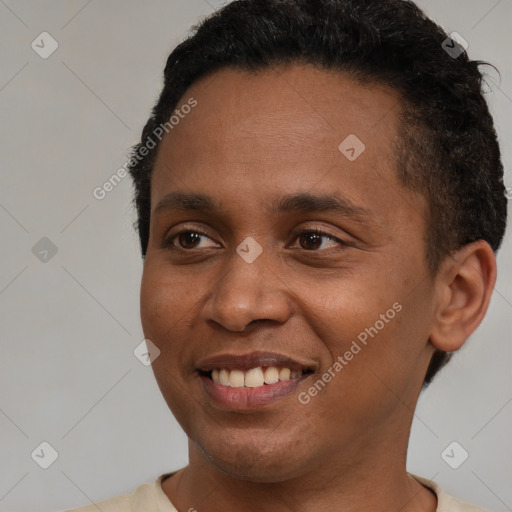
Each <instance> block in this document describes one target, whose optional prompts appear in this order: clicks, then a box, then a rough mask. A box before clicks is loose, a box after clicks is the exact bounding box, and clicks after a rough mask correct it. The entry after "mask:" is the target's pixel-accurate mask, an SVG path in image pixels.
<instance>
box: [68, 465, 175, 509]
mask: <svg viewBox="0 0 512 512" xmlns="http://www.w3.org/2000/svg"><path fill="white" fill-rule="evenodd" d="M170 474H172V473H166V474H163V475H160V476H159V477H158V478H157V479H156V480H155V481H154V482H151V483H143V484H141V485H139V486H138V487H137V488H136V489H135V490H134V491H132V492H131V493H128V494H123V495H121V496H117V497H115V498H109V499H106V500H103V501H100V502H97V503H92V504H90V505H86V506H83V507H79V508H74V509H70V510H66V511H65V512H98V510H101V512H144V511H147V510H152V512H177V510H176V508H175V507H174V506H173V504H172V503H171V502H170V501H169V499H168V498H167V496H166V495H165V494H164V492H163V491H162V486H161V481H162V479H163V478H166V477H167V476H168V475H170Z"/></svg>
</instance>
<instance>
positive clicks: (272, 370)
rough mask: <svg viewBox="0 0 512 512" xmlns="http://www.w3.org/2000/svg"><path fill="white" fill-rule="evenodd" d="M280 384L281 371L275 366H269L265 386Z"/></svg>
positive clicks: (266, 371)
mask: <svg viewBox="0 0 512 512" xmlns="http://www.w3.org/2000/svg"><path fill="white" fill-rule="evenodd" d="M276 382H279V370H278V369H277V368H276V367H275V366H269V367H268V368H267V369H266V370H265V384H275V383H276Z"/></svg>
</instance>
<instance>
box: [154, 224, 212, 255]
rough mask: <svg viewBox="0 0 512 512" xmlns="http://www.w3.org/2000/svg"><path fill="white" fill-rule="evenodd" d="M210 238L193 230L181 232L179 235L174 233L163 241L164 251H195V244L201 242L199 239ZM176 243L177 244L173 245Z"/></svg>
mask: <svg viewBox="0 0 512 512" xmlns="http://www.w3.org/2000/svg"><path fill="white" fill-rule="evenodd" d="M202 238H204V239H207V238H210V237H209V236H208V235H207V234H206V233H203V232H202V231H199V230H197V229H195V230H191V229H189V230H183V231H180V232H179V233H176V234H174V235H172V236H170V237H169V238H168V239H167V240H165V242H164V244H163V248H164V249H170V250H173V249H178V250H180V249H182V250H191V249H197V248H198V247H197V244H198V243H199V242H200V241H201V239H202ZM175 241H177V243H175Z"/></svg>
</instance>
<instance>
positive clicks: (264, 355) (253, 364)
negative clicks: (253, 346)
mask: <svg viewBox="0 0 512 512" xmlns="http://www.w3.org/2000/svg"><path fill="white" fill-rule="evenodd" d="M259 366H276V367H284V368H290V370H295V371H304V370H311V371H314V370H315V369H316V367H317V364H316V363H314V362H312V361H309V362H306V361H298V360H296V359H293V358H291V357H289V356H286V355H283V354H277V353H275V352H250V353H247V354H227V353H226V354H218V355H216V356H212V357H208V358H206V359H202V360H201V361H200V362H199V363H198V365H197V369H198V370H200V371H204V372H209V371H211V370H215V369H223V368H225V369H227V370H235V369H236V370H250V369H251V368H258V367H259Z"/></svg>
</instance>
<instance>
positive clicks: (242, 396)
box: [201, 375, 308, 411]
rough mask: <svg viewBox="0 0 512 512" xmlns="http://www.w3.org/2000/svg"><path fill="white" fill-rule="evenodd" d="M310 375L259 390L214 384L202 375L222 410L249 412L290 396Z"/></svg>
mask: <svg viewBox="0 0 512 512" xmlns="http://www.w3.org/2000/svg"><path fill="white" fill-rule="evenodd" d="M307 377H308V375H303V376H302V377H300V378H298V379H290V380H285V381H281V382H276V383H275V384H264V385H263V386H258V387H257V388H246V387H243V388H231V387H228V386H223V385H221V384H217V383H216V382H213V380H212V379H210V378H209V377H205V376H204V375H201V383H202V385H203V389H204V390H205V391H206V393H207V394H208V395H209V396H210V398H212V399H213V401H214V402H215V403H216V405H217V406H219V407H220V408H221V409H229V410H238V411H248V410H252V409H257V408H261V407H264V406H268V405H270V404H273V403H274V402H277V401H278V400H280V399H281V398H284V397H285V396H287V395H289V394H290V393H291V392H292V391H293V390H294V389H295V388H297V386H298V385H299V384H300V383H301V382H302V381H303V380H304V379H305V378H307Z"/></svg>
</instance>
